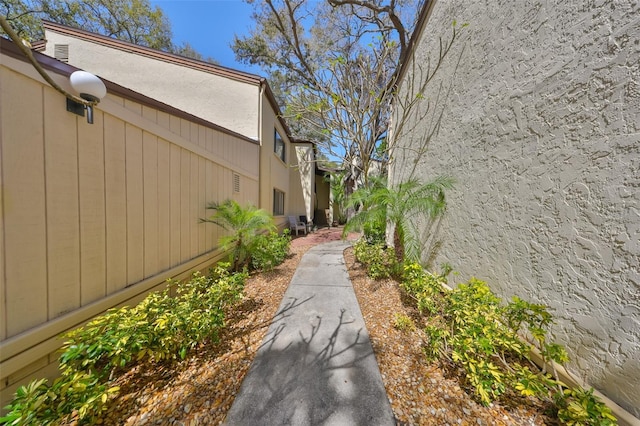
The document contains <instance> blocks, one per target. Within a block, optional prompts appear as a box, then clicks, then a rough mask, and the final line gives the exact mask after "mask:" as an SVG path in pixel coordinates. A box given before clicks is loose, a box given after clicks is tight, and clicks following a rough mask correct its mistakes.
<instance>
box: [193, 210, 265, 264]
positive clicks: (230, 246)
mask: <svg viewBox="0 0 640 426" xmlns="http://www.w3.org/2000/svg"><path fill="white" fill-rule="evenodd" d="M207 209H211V210H215V213H214V214H213V216H211V217H209V218H207V219H200V221H202V222H211V223H215V224H216V225H218V226H220V227H222V228H223V229H224V230H226V231H229V234H228V235H225V236H223V237H221V238H220V239H219V243H220V245H221V246H222V248H223V249H224V250H231V267H232V269H233V270H234V271H236V272H237V271H240V270H241V269H243V268H245V267H246V266H248V265H249V262H251V252H252V250H253V247H254V245H255V242H256V237H257V236H258V235H259V234H261V233H263V232H265V231H275V230H276V226H275V224H274V223H273V217H272V216H271V214H269V213H268V212H266V211H265V210H263V209H258V208H257V207H255V206H252V205H248V206H246V207H243V206H241V205H240V204H238V202H237V201H234V200H226V201H224V202H222V203H216V202H212V203H210V204H209V205H208V206H207Z"/></svg>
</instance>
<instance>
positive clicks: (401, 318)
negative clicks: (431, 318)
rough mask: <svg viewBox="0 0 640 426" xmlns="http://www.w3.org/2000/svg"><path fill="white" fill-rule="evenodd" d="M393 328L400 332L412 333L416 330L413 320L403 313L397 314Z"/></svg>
mask: <svg viewBox="0 0 640 426" xmlns="http://www.w3.org/2000/svg"><path fill="white" fill-rule="evenodd" d="M393 326H394V327H395V328H397V329H398V330H400V331H411V330H415V328H416V325H415V324H414V323H413V320H412V319H411V318H409V317H408V316H407V315H405V314H401V313H396V314H395V315H394V319H393Z"/></svg>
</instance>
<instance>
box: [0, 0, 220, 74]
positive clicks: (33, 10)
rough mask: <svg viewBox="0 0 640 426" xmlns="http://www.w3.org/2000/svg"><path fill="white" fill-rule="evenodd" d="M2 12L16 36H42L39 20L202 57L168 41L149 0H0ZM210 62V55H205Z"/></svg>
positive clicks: (166, 25) (168, 26)
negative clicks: (208, 56)
mask: <svg viewBox="0 0 640 426" xmlns="http://www.w3.org/2000/svg"><path fill="white" fill-rule="evenodd" d="M0 13H2V14H3V15H4V16H5V17H6V19H7V21H8V22H9V23H10V24H11V26H12V27H13V28H14V29H15V30H16V32H17V33H18V35H20V37H22V38H24V39H25V40H27V41H36V40H39V39H41V38H42V37H43V33H44V31H43V29H42V23H41V19H45V20H49V21H53V22H57V23H59V24H63V25H67V26H70V27H75V28H80V29H83V30H86V31H91V32H94V33H97V34H102V35H106V36H108V37H113V38H117V39H119V40H124V41H128V42H130V43H134V44H137V45H140V46H146V47H151V48H153V49H159V50H163V51H166V52H171V53H176V54H179V55H183V56H187V57H190V58H195V59H200V60H203V59H204V58H203V57H202V55H201V54H200V53H198V52H196V51H195V50H194V49H193V48H192V47H191V46H190V45H189V44H188V43H185V44H183V45H180V46H176V45H174V44H173V42H172V33H171V24H170V22H169V20H168V19H167V17H166V16H165V15H164V13H163V12H162V9H160V8H159V7H157V6H156V7H152V6H151V4H150V3H149V0H0ZM204 60H208V61H210V62H213V60H212V59H211V58H207V59H204Z"/></svg>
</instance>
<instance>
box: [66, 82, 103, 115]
mask: <svg viewBox="0 0 640 426" xmlns="http://www.w3.org/2000/svg"><path fill="white" fill-rule="evenodd" d="M69 81H70V83H71V87H72V88H73V90H75V91H76V92H77V93H78V94H79V95H80V97H81V98H82V99H84V100H85V101H87V103H86V104H81V103H79V102H75V101H74V100H72V99H69V98H67V111H70V112H73V113H74V114H78V115H81V116H84V110H85V109H86V110H87V123H89V124H93V106H94V105H96V104H97V103H98V102H100V100H101V99H102V98H104V97H105V96H106V94H107V88H106V86H105V85H104V83H103V82H102V80H100V79H99V78H98V77H96V76H95V75H93V74H91V73H88V72H86V71H75V72H74V73H73V74H71V75H70V76H69Z"/></svg>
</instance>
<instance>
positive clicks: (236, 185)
mask: <svg viewBox="0 0 640 426" xmlns="http://www.w3.org/2000/svg"><path fill="white" fill-rule="evenodd" d="M233 192H240V175H239V174H237V173H234V174H233Z"/></svg>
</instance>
